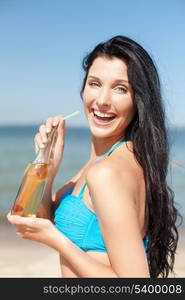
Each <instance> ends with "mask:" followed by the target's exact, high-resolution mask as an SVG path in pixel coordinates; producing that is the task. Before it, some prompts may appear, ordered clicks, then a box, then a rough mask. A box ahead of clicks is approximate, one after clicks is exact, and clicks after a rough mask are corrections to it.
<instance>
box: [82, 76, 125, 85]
mask: <svg viewBox="0 0 185 300" xmlns="http://www.w3.org/2000/svg"><path fill="white" fill-rule="evenodd" d="M87 78H93V79H96V80H100V78H98V77H96V76H93V75H89V76H88V77H87ZM115 82H126V83H128V84H129V82H128V80H125V79H121V78H120V79H119V78H118V79H115Z"/></svg>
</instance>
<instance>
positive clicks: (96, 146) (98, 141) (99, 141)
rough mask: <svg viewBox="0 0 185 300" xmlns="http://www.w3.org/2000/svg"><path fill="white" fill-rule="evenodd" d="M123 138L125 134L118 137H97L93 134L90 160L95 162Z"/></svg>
mask: <svg viewBox="0 0 185 300" xmlns="http://www.w3.org/2000/svg"><path fill="white" fill-rule="evenodd" d="M123 139H124V136H123V135H122V136H117V137H108V138H97V137H94V136H92V139H91V153H90V159H89V161H91V162H94V161H95V160H97V159H98V158H100V157H101V156H102V155H103V154H104V153H106V152H107V151H108V150H109V149H111V148H112V147H113V146H114V145H116V144H117V143H118V142H120V141H121V140H123Z"/></svg>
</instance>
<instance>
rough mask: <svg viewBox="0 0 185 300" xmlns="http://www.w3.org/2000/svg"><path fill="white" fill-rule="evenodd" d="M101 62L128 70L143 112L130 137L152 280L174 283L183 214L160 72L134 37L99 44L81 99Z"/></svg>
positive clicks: (138, 112) (88, 59) (139, 112)
mask: <svg viewBox="0 0 185 300" xmlns="http://www.w3.org/2000/svg"><path fill="white" fill-rule="evenodd" d="M99 56H105V57H108V58H112V57H116V58H119V59H121V60H123V61H124V62H125V63H126V64H127V68H128V78H129V82H130V84H131V86H132V88H133V91H134V102H135V104H136V107H137V110H136V114H135V116H134V118H133V120H132V122H131V123H130V124H129V126H128V127H127V129H126V136H128V135H129V136H130V137H131V139H132V142H133V152H134V155H135V157H136V159H137V161H138V162H139V164H140V165H141V166H142V168H143V170H144V176H145V182H146V211H145V222H146V228H147V232H146V235H147V237H148V239H149V245H148V250H147V258H148V263H149V269H150V276H151V277H158V276H159V275H160V276H161V277H168V275H169V272H172V271H173V266H174V260H175V251H176V247H177V242H178V231H177V226H176V221H177V217H178V215H179V214H178V211H177V209H176V208H175V206H174V194H173V192H172V190H171V189H170V188H169V187H168V185H167V171H168V163H169V144H168V136H167V130H166V124H165V122H166V120H165V112H164V106H163V102H162V97H161V87H160V80H159V76H158V72H157V70H156V67H155V65H154V62H153V60H152V59H151V57H150V56H149V54H148V53H147V52H146V51H145V50H144V49H143V47H141V46H140V45H139V44H138V43H136V42H135V41H133V40H132V39H130V38H128V37H124V36H115V37H113V38H111V39H110V40H108V41H106V42H104V43H100V44H98V45H97V46H96V47H95V48H94V50H93V51H92V52H91V53H90V54H88V55H87V56H86V57H85V58H84V60H83V64H82V65H83V69H84V71H85V78H84V80H83V84H82V89H81V96H83V90H84V87H85V84H86V79H87V76H88V71H89V68H90V67H91V65H92V63H93V61H94V60H95V59H96V58H97V57H99Z"/></svg>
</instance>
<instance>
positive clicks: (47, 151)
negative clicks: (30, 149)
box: [33, 127, 56, 164]
mask: <svg viewBox="0 0 185 300" xmlns="http://www.w3.org/2000/svg"><path fill="white" fill-rule="evenodd" d="M55 133H56V127H55V128H53V129H52V131H51V133H50V134H49V136H48V140H47V144H46V145H45V147H44V148H41V149H40V150H39V151H38V153H37V155H36V157H35V159H34V161H33V164H49V163H50V161H51V158H52V152H53V148H54V147H53V144H54V140H55Z"/></svg>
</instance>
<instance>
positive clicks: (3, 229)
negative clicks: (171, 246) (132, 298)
mask: <svg viewBox="0 0 185 300" xmlns="http://www.w3.org/2000/svg"><path fill="white" fill-rule="evenodd" d="M0 221H1V222H0V243H1V247H0V278H4V277H9V278H10V277H13V278H15V277H23V278H26V277H41V278H42V277H46V278H52V277H61V276H62V275H61V272H60V268H59V255H58V253H57V252H56V251H55V250H53V249H51V248H49V247H47V246H45V245H43V244H39V243H36V242H33V241H29V240H24V239H21V238H19V237H17V236H16V234H15V229H14V227H13V226H12V225H11V224H9V222H8V221H7V220H6V219H5V218H1V219H0ZM184 232H185V231H184V230H183V229H181V230H180V240H179V245H178V249H177V254H176V262H175V269H174V271H175V276H174V275H170V276H169V277H181V278H185V234H184Z"/></svg>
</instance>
